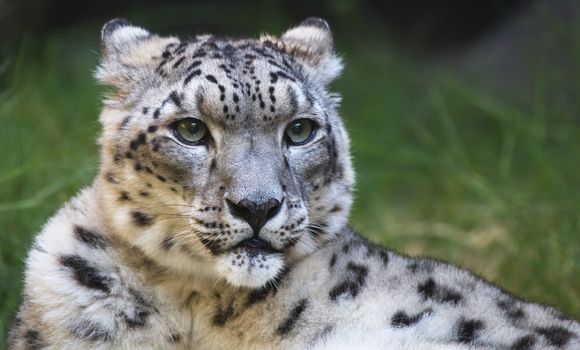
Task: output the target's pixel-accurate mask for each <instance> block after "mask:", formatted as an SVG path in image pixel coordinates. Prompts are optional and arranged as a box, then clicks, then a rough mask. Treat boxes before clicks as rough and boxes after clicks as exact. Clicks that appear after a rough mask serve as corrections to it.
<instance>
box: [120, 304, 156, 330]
mask: <svg viewBox="0 0 580 350" xmlns="http://www.w3.org/2000/svg"><path fill="white" fill-rule="evenodd" d="M149 314H150V313H149V311H148V310H146V309H145V308H144V307H142V306H137V308H136V309H135V311H134V312H133V313H131V314H127V313H125V314H124V321H125V324H126V325H127V327H129V328H140V327H144V326H145V325H146V324H147V318H148V317H149Z"/></svg>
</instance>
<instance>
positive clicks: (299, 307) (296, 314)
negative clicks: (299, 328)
mask: <svg viewBox="0 0 580 350" xmlns="http://www.w3.org/2000/svg"><path fill="white" fill-rule="evenodd" d="M307 306H308V300H306V299H301V300H300V301H298V303H297V304H296V306H295V307H294V308H293V309H292V311H291V312H290V315H289V316H288V318H287V319H286V320H284V321H283V322H282V323H281V324H280V325H279V326H278V328H277V329H276V333H278V335H281V336H284V335H286V334H288V333H290V331H292V329H294V327H295V326H296V322H298V320H299V319H300V315H302V313H303V312H304V310H305V309H306V307H307Z"/></svg>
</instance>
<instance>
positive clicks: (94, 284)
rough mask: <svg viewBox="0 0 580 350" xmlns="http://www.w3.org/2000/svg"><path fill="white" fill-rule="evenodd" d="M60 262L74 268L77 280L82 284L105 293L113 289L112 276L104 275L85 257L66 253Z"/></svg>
mask: <svg viewBox="0 0 580 350" xmlns="http://www.w3.org/2000/svg"><path fill="white" fill-rule="evenodd" d="M60 263H61V264H62V265H63V266H65V267H68V268H69V269H71V270H72V272H73V273H74V278H75V280H76V281H77V282H78V283H79V284H80V285H82V286H85V287H87V288H90V289H96V290H100V291H102V292H105V293H109V292H110V291H111V287H110V284H111V282H112V280H111V278H109V277H106V276H103V273H102V271H100V270H99V269H97V268H96V267H94V266H93V265H91V263H90V262H89V261H87V260H85V259H84V258H81V257H80V256H78V255H64V256H62V257H61V258H60Z"/></svg>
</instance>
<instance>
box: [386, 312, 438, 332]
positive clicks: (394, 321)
mask: <svg viewBox="0 0 580 350" xmlns="http://www.w3.org/2000/svg"><path fill="white" fill-rule="evenodd" d="M431 312H432V310H431V309H426V310H424V311H421V312H419V313H418V314H416V315H415V316H409V315H408V314H407V313H406V312H404V311H398V312H396V313H395V314H394V315H393V317H392V318H391V326H393V327H398V328H402V327H410V326H412V325H414V324H416V323H417V322H419V321H420V320H421V318H422V317H423V316H424V315H426V314H430V313H431Z"/></svg>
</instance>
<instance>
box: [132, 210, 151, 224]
mask: <svg viewBox="0 0 580 350" xmlns="http://www.w3.org/2000/svg"><path fill="white" fill-rule="evenodd" d="M131 217H132V218H133V222H134V223H135V224H136V225H137V226H149V225H151V224H152V223H153V219H152V218H151V216H149V215H147V214H145V213H143V212H141V211H132V212H131Z"/></svg>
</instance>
